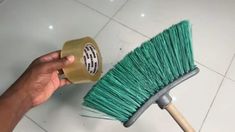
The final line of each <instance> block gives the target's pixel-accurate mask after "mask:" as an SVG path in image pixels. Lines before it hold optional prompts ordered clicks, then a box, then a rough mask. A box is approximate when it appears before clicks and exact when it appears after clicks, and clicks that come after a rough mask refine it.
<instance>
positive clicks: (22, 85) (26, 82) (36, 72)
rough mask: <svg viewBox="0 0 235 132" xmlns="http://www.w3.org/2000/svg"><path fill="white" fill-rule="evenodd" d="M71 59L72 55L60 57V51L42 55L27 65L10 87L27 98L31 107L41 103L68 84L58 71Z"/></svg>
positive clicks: (72, 58)
mask: <svg viewBox="0 0 235 132" xmlns="http://www.w3.org/2000/svg"><path fill="white" fill-rule="evenodd" d="M73 61H74V56H67V57H64V58H60V51H55V52H52V53H49V54H46V55H43V56H41V57H39V58H37V59H35V60H34V61H33V62H32V63H31V64H30V65H29V67H28V68H27V69H26V71H25V72H24V73H23V74H22V75H21V77H20V78H19V79H18V80H17V81H16V82H15V83H14V84H13V85H12V86H11V89H13V90H14V91H18V93H20V94H21V95H22V96H23V97H26V98H28V99H29V100H30V101H31V106H32V107H34V106H37V105H39V104H42V103H43V102H45V101H47V100H48V99H49V97H50V96H51V95H52V94H53V93H54V92H55V91H56V90H57V89H58V88H59V87H62V86H64V85H66V84H70V82H69V81H68V80H67V79H60V78H59V71H61V69H62V68H64V67H66V66H67V65H69V64H71V63H73Z"/></svg>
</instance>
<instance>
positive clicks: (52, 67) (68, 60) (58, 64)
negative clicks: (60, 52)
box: [45, 55, 75, 72]
mask: <svg viewBox="0 0 235 132" xmlns="http://www.w3.org/2000/svg"><path fill="white" fill-rule="evenodd" d="M74 59H75V58H74V56H73V55H69V56H66V57H64V58H62V59H58V60H54V61H50V62H47V63H46V64H45V68H46V71H47V72H54V71H56V70H60V69H62V68H64V67H65V66H67V65H69V64H72V63H73V62H74Z"/></svg>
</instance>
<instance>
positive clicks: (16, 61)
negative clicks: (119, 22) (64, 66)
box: [0, 0, 108, 92]
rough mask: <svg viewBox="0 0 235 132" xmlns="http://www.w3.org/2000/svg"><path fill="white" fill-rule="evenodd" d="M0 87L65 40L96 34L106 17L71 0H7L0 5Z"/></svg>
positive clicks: (2, 88) (5, 85) (3, 86)
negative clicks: (0, 76) (35, 59)
mask: <svg viewBox="0 0 235 132" xmlns="http://www.w3.org/2000/svg"><path fill="white" fill-rule="evenodd" d="M0 18H1V21H0V29H1V30H0V46H1V48H0V49H1V52H0V60H1V62H4V63H1V69H0V73H1V75H4V76H2V78H1V79H0V87H1V91H0V92H3V91H4V90H5V89H6V88H7V87H8V86H9V85H10V83H12V82H13V81H14V80H15V79H16V78H17V77H18V76H19V75H20V74H21V73H22V72H23V71H24V70H25V68H26V67H27V66H28V65H29V64H30V62H31V61H32V60H33V59H34V58H36V57H38V56H40V55H42V54H45V53H48V52H49V51H54V50H58V49H61V48H62V46H63V43H64V42H65V41H67V40H71V39H77V38H81V37H84V36H91V37H93V36H95V35H96V34H97V33H98V31H99V30H100V29H101V28H102V27H103V26H104V25H105V23H106V22H107V21H108V18H106V17H105V16H102V15H101V14H98V13H97V12H95V11H92V10H90V9H88V8H87V7H85V6H83V5H81V4H79V3H78V2H76V1H73V0H66V1H63V0H53V1H47V0H42V1H31V0H20V1H19V0H7V1H5V2H4V3H3V5H1V6H0Z"/></svg>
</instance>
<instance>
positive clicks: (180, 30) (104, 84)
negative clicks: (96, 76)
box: [83, 21, 195, 122]
mask: <svg viewBox="0 0 235 132" xmlns="http://www.w3.org/2000/svg"><path fill="white" fill-rule="evenodd" d="M191 39H192V34H191V25H190V23H189V22H188V21H182V22H180V23H178V24H176V25H173V26H171V27H170V28H169V29H166V30H164V31H163V32H162V33H160V34H158V35H157V36H155V37H154V38H152V39H150V40H148V41H146V42H144V43H143V44H142V45H141V46H140V47H138V48H136V49H135V50H134V51H132V52H130V53H129V54H127V55H126V56H125V57H124V58H123V59H122V60H121V61H120V62H118V64H116V65H115V66H114V67H113V68H112V69H111V70H110V71H109V72H108V73H106V74H105V75H104V76H103V77H102V78H101V79H100V80H99V81H98V82H97V83H96V84H95V85H94V86H93V87H92V89H91V90H90V91H89V92H88V94H87V95H86V96H85V97H84V102H83V105H84V106H86V107H89V108H92V109H95V110H98V111H100V112H102V113H105V114H107V115H108V116H111V117H113V118H115V119H117V120H119V121H121V122H126V121H127V120H128V119H129V118H130V117H131V116H132V115H133V114H134V113H135V112H136V111H137V110H138V108H140V107H141V106H142V105H143V104H144V103H145V102H146V101H147V100H148V99H149V98H150V97H151V96H153V95H154V94H156V93H157V92H158V91H160V90H161V89H162V88H163V87H164V86H166V85H168V84H169V83H171V82H173V81H174V80H175V79H177V78H179V77H180V76H182V75H184V74H186V73H188V72H190V71H191V70H193V69H194V68H195V65H194V60H193V53H192V45H191V43H192V40H191Z"/></svg>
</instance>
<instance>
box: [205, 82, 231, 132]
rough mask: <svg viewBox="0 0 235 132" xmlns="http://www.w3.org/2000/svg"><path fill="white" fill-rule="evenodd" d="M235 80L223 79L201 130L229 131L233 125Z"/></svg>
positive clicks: (210, 131) (213, 131)
mask: <svg viewBox="0 0 235 132" xmlns="http://www.w3.org/2000/svg"><path fill="white" fill-rule="evenodd" d="M234 88H235V82H234V81H231V80H229V79H225V80H224V82H223V84H222V86H221V89H220V92H219V93H218V96H217V97H216V99H215V102H214V104H213V106H212V108H211V110H210V113H209V115H208V117H207V119H206V121H205V124H204V126H203V128H202V132H229V131H234V130H235V126H234V122H235V115H234V111H235V103H234V101H233V100H234Z"/></svg>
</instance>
